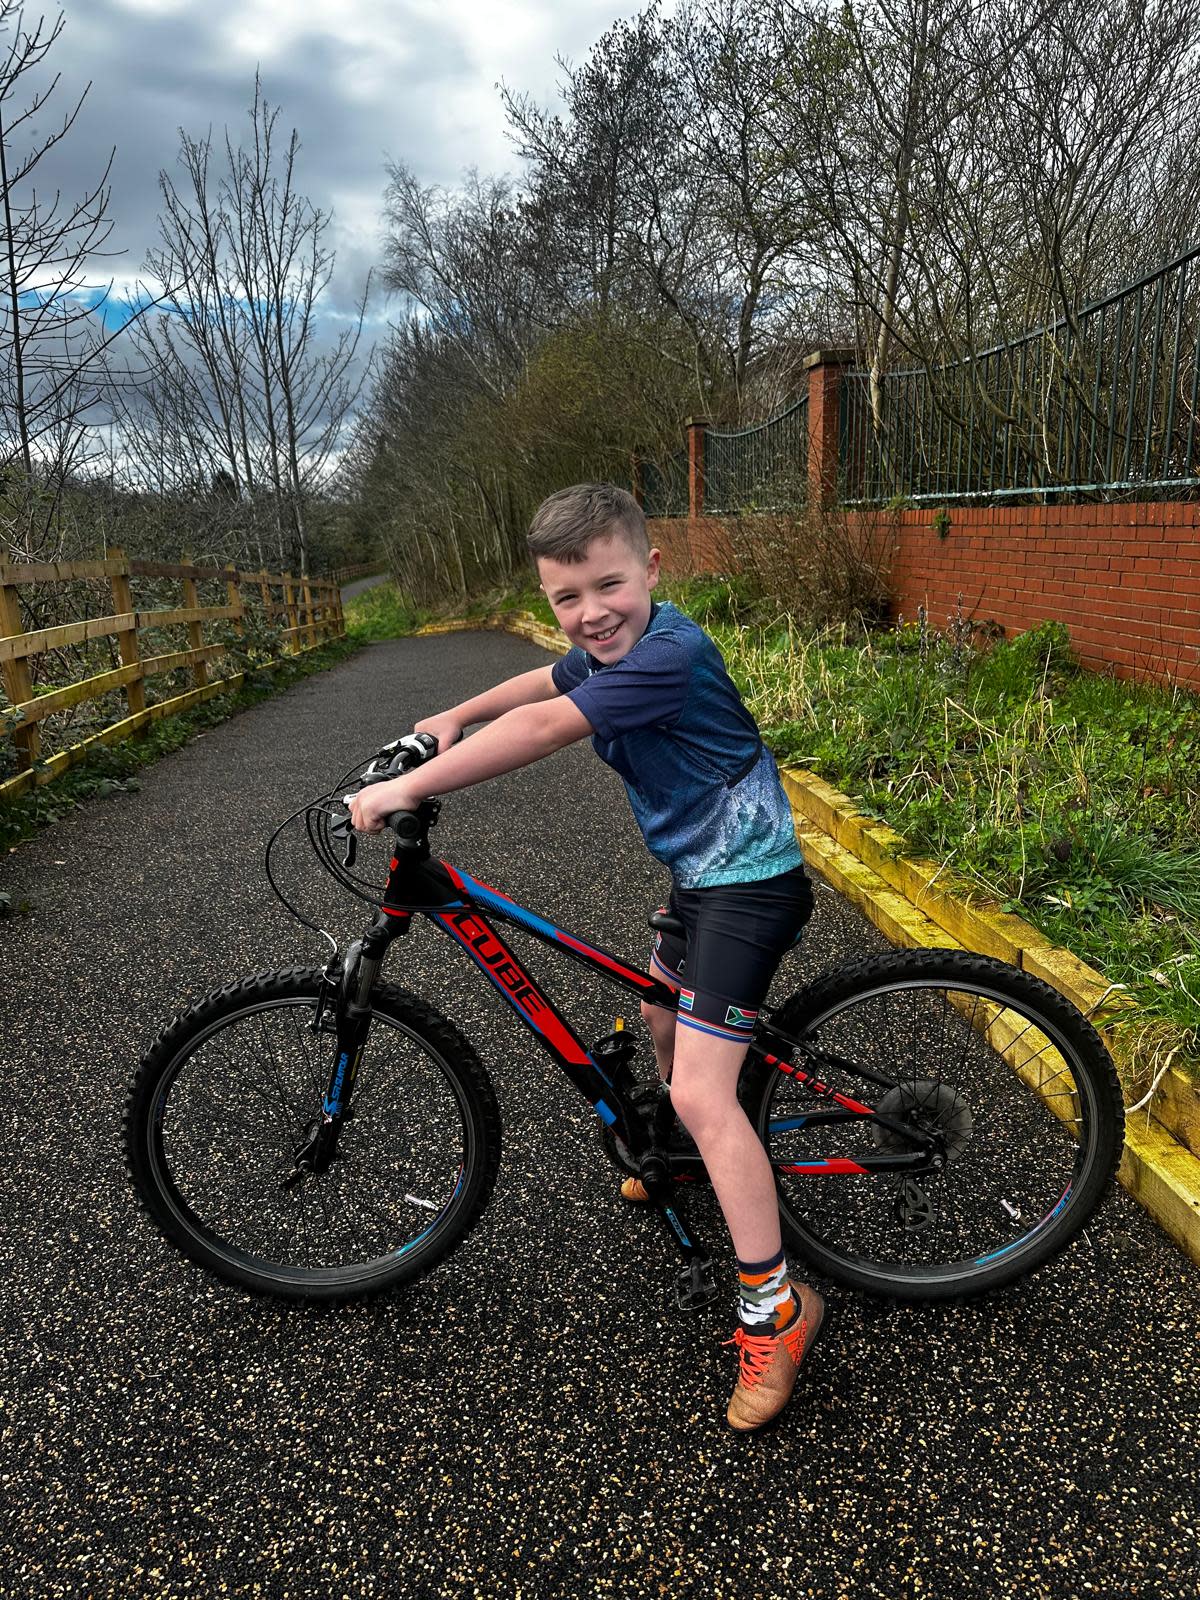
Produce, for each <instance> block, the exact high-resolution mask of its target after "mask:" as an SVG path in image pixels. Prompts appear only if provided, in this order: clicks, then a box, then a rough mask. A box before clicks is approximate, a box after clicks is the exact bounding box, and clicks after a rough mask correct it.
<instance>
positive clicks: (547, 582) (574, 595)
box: [537, 533, 661, 666]
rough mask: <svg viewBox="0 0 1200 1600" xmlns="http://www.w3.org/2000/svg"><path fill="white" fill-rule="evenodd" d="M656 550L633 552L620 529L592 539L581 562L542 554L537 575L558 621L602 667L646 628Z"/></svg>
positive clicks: (655, 581) (655, 577) (616, 658)
mask: <svg viewBox="0 0 1200 1600" xmlns="http://www.w3.org/2000/svg"><path fill="white" fill-rule="evenodd" d="M660 560H661V555H660V552H659V551H657V550H651V552H650V555H649V557H648V558H647V559H643V558H642V557H641V556H639V555H637V554H636V553H635V552H634V551H633V550H632V549H631V548H630V546H629V542H628V540H627V539H625V538H624V536H623V535H622V534H620V533H615V534H605V535H604V536H603V538H599V539H593V540H592V542H591V544H589V545H588V547H587V554H586V555H585V556H584V558H583V560H582V561H554V560H551V559H550V557H549V556H543V557H542V558H541V560H540V561H539V562H538V564H537V566H538V576H539V577H540V578H541V580H542V589H543V591H544V593H545V595H546V598H547V600H549V602H550V606H551V609H552V610H553V612H554V615H555V616H556V617H557V618H558V625H559V627H560V628H561V629H562V631H563V632H564V633H565V634H566V636H567V638H568V639H569V640H570V641H571V643H572V644H577V645H581V646H582V647H583V649H585V650H586V651H587V652H588V654H589V655H591V656H595V658H596V660H597V661H599V662H601V663H602V664H603V665H604V666H610V665H611V664H612V662H614V661H620V659H621V657H622V656H625V655H628V654H629V652H630V650H632V649H633V647H634V645H635V644H636V643H637V642H638V640H639V639H640V638H641V637H642V635H643V633H645V631H646V624H647V623H648V622H649V621H650V591H651V590H652V589H654V588H656V587H657V585H658V565H659V561H660Z"/></svg>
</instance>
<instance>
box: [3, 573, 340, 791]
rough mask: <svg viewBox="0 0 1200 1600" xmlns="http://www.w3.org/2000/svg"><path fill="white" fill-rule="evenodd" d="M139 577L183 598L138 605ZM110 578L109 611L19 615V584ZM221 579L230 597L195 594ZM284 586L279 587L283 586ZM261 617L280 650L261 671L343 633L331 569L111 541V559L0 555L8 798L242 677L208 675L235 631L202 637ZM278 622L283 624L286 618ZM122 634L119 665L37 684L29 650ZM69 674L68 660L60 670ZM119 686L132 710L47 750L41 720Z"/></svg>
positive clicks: (34, 653)
mask: <svg viewBox="0 0 1200 1600" xmlns="http://www.w3.org/2000/svg"><path fill="white" fill-rule="evenodd" d="M134 579H138V580H143V581H144V580H159V581H161V580H164V579H165V580H171V581H173V582H177V583H178V584H179V586H180V591H181V593H180V599H181V600H182V602H183V603H182V605H179V606H174V607H165V608H164V607H159V608H155V609H138V608H136V607H135V605H134V599H133V588H132V583H133V580H134ZM97 580H100V582H102V583H106V584H107V585H108V586H109V589H110V592H111V605H112V609H111V612H110V613H109V614H108V615H106V616H99V615H87V616H85V617H83V618H82V619H80V620H77V621H72V622H69V623H66V624H65V625H61V626H57V627H49V628H39V629H36V630H33V631H27V630H26V628H25V626H24V624H23V622H22V612H21V606H20V602H19V591H20V590H21V589H22V588H28V587H31V586H40V585H47V584H68V583H76V584H79V583H90V584H94V583H95V582H96V581H97ZM201 583H208V584H214V583H215V584H217V585H220V586H222V587H223V588H224V591H225V601H226V603H225V604H224V605H207V606H202V605H200V604H198V598H199V596H198V585H199V584H201ZM276 591H278V594H277V593H276ZM251 617H253V619H254V620H258V619H261V621H262V622H263V623H265V625H266V629H267V636H268V637H270V639H271V640H272V641H274V642H277V644H276V647H277V648H278V649H281V650H282V652H283V654H282V655H275V656H274V657H272V658H271V659H262V660H258V661H256V662H255V663H254V667H255V669H256V670H260V669H262V668H271V667H275V666H278V665H279V664H280V662H281V661H282V660H284V659H286V658H287V657H289V656H295V655H299V654H301V653H302V652H304V651H306V650H312V649H315V648H316V647H317V646H318V645H319V644H322V643H324V642H325V641H327V640H329V639H337V638H342V637H344V635H345V621H344V618H343V616H342V603H341V594H340V591H339V589H338V586H337V584H336V583H335V582H334V581H333V580H332V579H329V578H307V577H303V578H301V577H294V576H293V575H292V574H291V573H289V572H284V573H271V572H265V571H264V572H243V571H239V570H238V569H237V568H235V567H232V566H229V567H198V566H193V565H191V564H190V563H188V562H186V561H185V562H182V563H176V562H163V561H130V560H128V559H127V558H126V556H125V553H124V552H123V551H122V550H119V549H116V548H111V549H109V550H108V552H107V554H106V558H105V559H104V560H103V561H63V562H51V563H48V564H40V565H34V564H32V563H31V564H28V565H26V564H18V565H11V564H6V563H0V676H2V678H3V683H4V690H5V693H6V695H7V697H8V700H9V701H10V702H11V711H10V712H9V713H8V714H7V715H5V717H4V721H5V722H6V723H8V725H9V729H8V731H9V734H10V736H11V739H12V741H13V745H14V746H15V764H16V766H17V768H18V769H19V770H18V771H17V773H16V775H15V776H13V777H9V778H8V779H6V780H5V781H3V782H0V799H10V798H12V797H13V796H15V795H18V794H20V793H22V792H23V791H25V790H27V789H31V788H32V787H33V786H34V784H37V783H47V782H49V781H50V779H52V778H54V777H56V776H58V774H59V773H61V772H65V771H66V770H67V768H68V767H71V766H73V765H74V764H75V763H76V762H77V761H80V760H82V759H83V757H84V756H85V755H86V754H87V753H88V752H89V751H90V750H91V749H92V748H93V747H94V746H96V745H101V744H115V743H117V742H119V741H120V740H122V739H127V738H129V737H130V736H131V735H133V734H136V733H139V732H140V731H141V730H142V729H144V728H146V727H147V726H148V725H149V724H150V723H151V722H153V721H156V720H157V719H158V718H160V717H165V716H171V715H173V714H176V713H178V712H181V711H186V710H188V709H189V707H191V706H195V705H198V704H200V703H201V702H202V701H204V700H208V699H211V698H212V697H213V696H214V695H218V694H225V693H229V692H230V691H232V690H235V689H237V688H238V687H240V685H241V683H242V682H243V680H244V678H245V672H244V671H237V672H234V673H231V674H229V675H228V676H226V677H221V678H217V679H211V678H210V669H211V668H212V667H213V665H214V664H215V663H217V662H218V661H219V660H220V659H221V657H223V656H228V655H229V654H230V652H231V644H230V642H229V641H228V640H227V641H222V642H211V641H210V642H207V643H206V642H205V638H204V629H205V626H206V624H207V625H209V626H211V625H213V624H216V623H225V624H227V626H228V629H229V630H230V631H231V634H232V636H233V644H234V647H235V648H236V643H237V640H238V639H239V638H243V637H245V633H246V625H247V621H248V619H250V618H251ZM280 624H283V625H282V626H280ZM161 629H180V630H186V638H187V648H186V649H175V650H168V651H161V650H160V651H159V653H158V654H152V655H151V654H147V655H144V654H143V653H142V649H141V641H140V635H142V634H144V633H147V632H148V631H150V630H161ZM107 639H115V640H116V646H117V651H118V652H119V657H120V662H121V664H120V666H114V667H112V668H110V669H109V670H107V671H104V672H99V673H92V674H91V675H89V676H86V677H84V678H82V679H80V680H79V681H74V682H66V683H62V682H59V681H57V680H56V681H55V682H54V683H53V684H52V685H49V684H43V685H38V686H37V687H36V688H35V685H34V682H33V675H32V674H31V671H30V662H31V660H32V659H34V658H36V657H39V656H45V655H47V654H49V653H50V652H52V651H61V650H64V649H68V648H69V647H72V646H75V647H78V646H80V645H85V644H87V643H89V642H90V641H93V640H107ZM181 671H182V672H186V673H187V674H188V675H189V676H190V679H191V682H192V687H191V688H190V689H189V690H187V691H186V692H185V693H182V694H179V693H174V694H171V695H170V696H169V698H167V699H165V700H159V701H157V702H156V703H154V704H149V705H148V704H147V701H146V684H147V681H148V680H150V679H153V678H156V677H161V676H163V675H164V674H168V673H179V672H181ZM62 676H63V670H62V667H61V665H60V668H59V672H58V675H57V677H58V679H61V677H62ZM114 690H119V691H121V692H122V693H123V696H124V700H125V709H126V712H127V714H126V715H125V716H124V717H121V718H119V719H118V720H112V721H108V722H107V723H106V725H105V726H103V727H101V728H100V729H99V730H98V731H96V732H93V733H91V734H90V735H89V736H88V737H87V738H85V739H83V740H81V741H79V742H78V743H75V744H73V745H71V746H69V747H68V748H66V749H62V750H59V751H57V752H56V753H54V754H52V755H46V754H45V753H44V751H43V738H42V727H41V725H42V723H43V722H44V721H45V719H46V718H47V717H52V716H54V715H55V714H56V713H62V712H64V711H66V710H68V709H69V708H71V707H74V706H79V705H81V704H83V703H84V702H87V701H92V700H98V699H100V698H101V697H102V696H105V695H108V694H111V693H112V692H113V691H114Z"/></svg>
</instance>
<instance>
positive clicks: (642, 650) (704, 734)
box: [552, 600, 802, 889]
mask: <svg viewBox="0 0 1200 1600" xmlns="http://www.w3.org/2000/svg"><path fill="white" fill-rule="evenodd" d="M552 676H553V679H554V686H555V688H556V689H557V690H558V691H559V693H560V694H565V695H567V696H569V698H570V699H571V700H573V701H574V702H575V704H576V705H577V706H578V707H579V709H580V711H582V712H583V714H584V716H585V717H586V718H587V719H588V721H589V722H590V723H591V725H592V728H593V730H594V733H593V738H592V746H593V748H594V749H595V751H596V754H597V755H598V756H599V757H600V759H601V761H604V762H606V763H607V764H608V766H610V767H612V768H613V769H614V771H616V772H617V773H619V774H620V776H621V779H622V781H623V782H624V784H625V790H626V793H627V794H628V795H629V802H630V804H631V806H632V807H633V814H634V816H635V818H636V819H637V823H638V826H639V827H640V828H641V830H642V835H643V837H644V838H645V841H646V845H647V848H648V849H649V850H650V852H651V854H652V855H654V856H657V858H658V859H659V860H660V861H661V862H663V863H664V864H665V865H666V866H667V867H668V868H669V869H670V871H671V875H672V877H673V878H674V879H675V881H676V883H678V884H679V885H680V887H681V888H684V889H707V888H711V887H713V886H714V885H716V884H722V883H753V882H757V881H758V880H760V879H762V878H773V877H775V876H777V875H778V874H779V873H781V872H787V871H789V870H790V869H791V868H792V867H797V866H800V865H801V863H802V857H801V854H800V847H799V846H798V845H797V843H796V830H795V827H794V826H793V823H792V813H791V808H790V807H789V805H788V801H787V796H786V795H785V794H784V792H783V785H782V784H781V783H780V781H779V770H778V768H777V767H776V765H775V758H774V756H773V755H772V754H771V752H770V751H769V750H768V749H767V748H766V746H765V745H764V744H763V742H762V739H761V738H760V737H759V732H758V727H757V725H756V724H755V721H754V718H753V717H752V716H751V715H750V713H749V712H748V711H747V710H746V707H745V706H744V705H743V704H742V699H741V696H740V695H739V694H738V692H737V689H736V688H735V687H734V684H733V682H732V680H731V679H730V677H729V674H728V672H726V670H725V663H724V661H723V660H722V658H721V652H720V651H719V650H718V649H717V647H716V645H715V644H714V643H713V641H712V640H711V639H710V638H709V636H708V634H707V633H705V631H704V629H703V628H701V627H700V626H699V624H698V623H695V622H693V621H692V619H691V618H690V617H686V616H684V614H683V613H682V612H681V611H679V610H678V609H677V608H676V607H675V606H673V605H672V604H671V602H670V601H669V600H665V601H663V602H662V603H661V604H659V603H654V604H652V606H651V610H650V621H649V624H648V625H647V628H646V631H645V633H643V635H642V637H641V638H640V639H639V640H638V642H637V643H636V644H635V645H634V647H633V649H632V650H630V651H629V653H628V655H625V656H623V657H622V658H621V660H620V661H614V662H613V663H612V664H611V665H609V666H604V665H603V664H602V663H600V662H598V661H597V660H596V659H595V658H594V657H593V656H590V655H589V654H588V653H587V652H586V651H585V650H583V649H581V648H580V647H579V646H578V645H576V646H575V647H574V648H573V649H571V650H570V651H569V652H568V653H567V654H566V655H565V656H563V658H562V660H561V661H557V662H555V664H554V667H553V669H552Z"/></svg>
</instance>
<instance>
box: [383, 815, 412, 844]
mask: <svg viewBox="0 0 1200 1600" xmlns="http://www.w3.org/2000/svg"><path fill="white" fill-rule="evenodd" d="M383 825H384V827H385V828H391V829H392V830H393V832H394V833H395V834H396V836H397V838H399V839H400V840H402V841H403V840H407V839H419V838H420V836H421V819H420V817H418V816H417V814H416V812H415V811H393V812H392V814H391V815H390V816H389V817H385V818H384V824H383Z"/></svg>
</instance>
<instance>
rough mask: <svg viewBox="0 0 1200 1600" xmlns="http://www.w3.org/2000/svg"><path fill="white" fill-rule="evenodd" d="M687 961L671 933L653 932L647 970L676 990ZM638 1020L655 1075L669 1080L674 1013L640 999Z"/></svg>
mask: <svg viewBox="0 0 1200 1600" xmlns="http://www.w3.org/2000/svg"><path fill="white" fill-rule="evenodd" d="M686 960H687V945H686V943H685V942H684V941H683V940H681V939H677V938H676V937H675V936H674V934H666V933H660V934H658V935H656V937H655V940H654V947H653V949H652V950H651V951H650V972H651V974H652V976H653V977H655V978H657V979H658V980H659V982H660V983H665V984H666V985H667V987H668V988H669V989H673V990H674V991H675V993H676V994H678V993H679V985H680V984H681V983H682V982H683V972H684V966H685V963H686ZM641 1009H642V1021H643V1022H644V1023H645V1024H646V1026H647V1027H648V1028H649V1029H650V1037H651V1038H652V1039H653V1040H654V1059H655V1061H656V1062H657V1064H658V1075H659V1077H660V1078H661V1079H662V1081H663V1082H664V1083H670V1081H671V1064H672V1062H673V1061H674V1059H675V1013H674V1012H673V1011H667V1010H665V1009H664V1008H663V1007H662V1006H653V1005H648V1004H647V1003H646V1001H645V1000H643V1001H642V1007H641Z"/></svg>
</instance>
